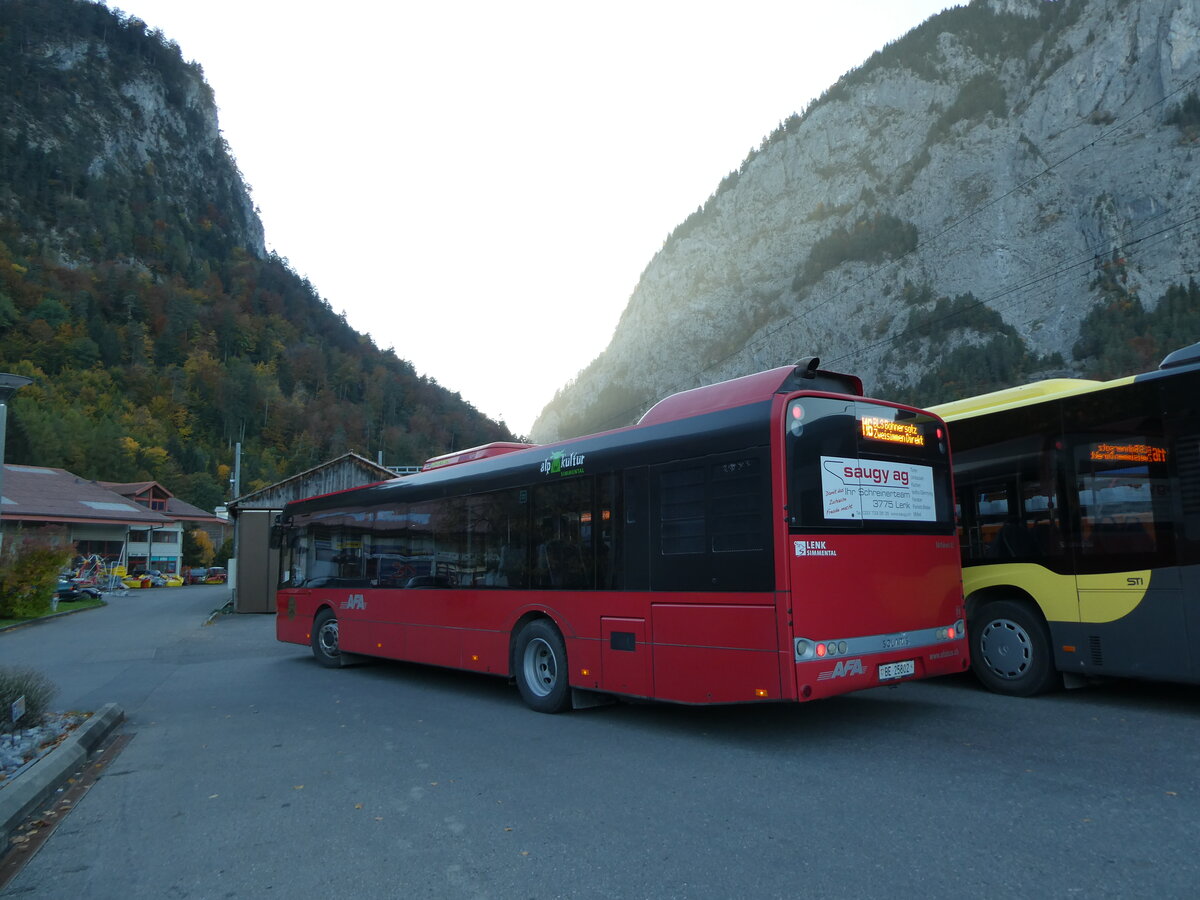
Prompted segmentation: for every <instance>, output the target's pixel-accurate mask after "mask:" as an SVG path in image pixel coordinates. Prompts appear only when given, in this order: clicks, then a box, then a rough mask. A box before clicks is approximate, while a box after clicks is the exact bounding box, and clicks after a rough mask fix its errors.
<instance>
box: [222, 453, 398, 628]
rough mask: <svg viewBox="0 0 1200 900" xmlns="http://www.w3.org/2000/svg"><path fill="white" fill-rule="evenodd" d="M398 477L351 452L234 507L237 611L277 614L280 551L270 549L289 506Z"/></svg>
mask: <svg viewBox="0 0 1200 900" xmlns="http://www.w3.org/2000/svg"><path fill="white" fill-rule="evenodd" d="M396 477H398V476H397V474H396V472H395V471H394V470H392V469H389V468H387V467H386V466H381V465H379V464H378V463H374V462H371V460H369V459H367V458H366V457H364V456H359V455H358V454H357V453H347V454H345V455H344V456H339V457H337V458H336V459H332V460H330V461H329V462H326V463H322V464H321V465H319V466H315V467H314V468H311V469H309V470H307V471H305V472H301V473H299V474H298V475H293V476H292V477H291V478H285V479H284V480H283V481H280V482H277V483H275V484H272V485H268V486H267V487H265V488H262V489H261V490H257V491H254V492H252V493H249V494H244V495H243V496H241V497H238V498H237V499H236V500H234V501H233V502H231V503H230V504H229V505H228V508H229V517H230V519H231V520H232V521H233V554H234V558H233V559H232V560H231V561H230V566H229V576H230V582H231V583H232V585H233V609H234V612H240V613H273V612H275V586H276V583H277V581H278V578H279V551H278V550H273V549H271V545H270V539H271V526H272V525H273V524H274V523H275V517H276V516H278V515H279V513H281V512H282V511H283V507H284V505H285V504H287V503H288V502H289V501H291V500H300V499H303V498H304V497H313V496H316V495H318V494H329V493H332V492H333V491H344V490H347V489H349V488H353V487H359V486H361V485H364V484H373V483H375V482H377V481H386V480H388V479H389V478H396Z"/></svg>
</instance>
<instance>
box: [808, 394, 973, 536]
mask: <svg viewBox="0 0 1200 900" xmlns="http://www.w3.org/2000/svg"><path fill="white" fill-rule="evenodd" d="M787 442H788V466H789V477H790V484H789V502H788V519H789V522H790V524H791V525H792V527H793V528H797V529H817V530H828V529H838V530H841V529H854V530H871V531H936V532H944V531H947V530H948V529H949V528H950V527H951V526H952V524H953V519H954V513H953V508H952V505H951V493H952V492H951V488H950V469H949V454H948V452H947V447H946V433H945V426H944V425H943V424H942V423H941V422H940V421H939V420H938V419H937V418H935V417H933V416H930V415H928V414H925V413H920V412H916V411H913V410H906V409H897V408H895V407H891V406H883V405H879V404H874V403H870V402H866V401H862V400H853V399H849V398H847V399H835V398H831V397H800V398H797V399H795V400H793V401H792V402H791V403H789V404H788V408H787Z"/></svg>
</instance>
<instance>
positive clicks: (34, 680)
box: [0, 666, 58, 731]
mask: <svg viewBox="0 0 1200 900" xmlns="http://www.w3.org/2000/svg"><path fill="white" fill-rule="evenodd" d="M57 693H58V686H57V685H55V683H54V682H53V681H51V680H50V679H49V678H47V677H46V676H45V675H43V674H42V673H41V672H38V671H36V670H34V669H21V668H15V667H13V666H0V731H15V730H16V727H17V724H16V723H14V722H13V721H12V705H13V704H14V703H16V702H17V700H19V699H20V698H21V697H24V698H25V715H24V716H22V717H21V719H20V722H19V724H20V727H22V728H28V727H29V726H31V725H36V724H38V723H39V722H41V720H42V717H43V716H44V715H45V714H46V712H47V711H48V709H49V707H50V701H51V700H53V699H54V695H55V694H57Z"/></svg>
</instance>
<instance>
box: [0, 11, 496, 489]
mask: <svg viewBox="0 0 1200 900" xmlns="http://www.w3.org/2000/svg"><path fill="white" fill-rule="evenodd" d="M347 264H353V261H348V263H347ZM0 369H3V370H5V371H12V372H18V373H20V374H25V375H29V376H32V377H33V378H34V379H35V384H34V385H33V386H31V387H29V388H26V389H24V390H22V391H21V392H20V393H18V394H17V395H16V396H15V398H14V400H13V402H12V406H11V414H10V420H9V434H8V453H7V458H8V460H9V461H10V462H12V461H16V462H27V463H36V464H38V465H46V466H61V467H63V468H67V469H69V470H71V471H73V472H75V473H77V474H80V475H83V476H86V477H89V478H100V479H104V480H109V481H137V480H143V479H148V478H154V479H158V480H160V481H162V482H163V483H165V484H167V485H169V486H170V487H171V489H172V490H173V491H174V492H175V493H176V494H178V495H179V496H180V497H181V498H182V499H185V500H187V501H189V502H191V503H194V504H195V505H197V506H201V507H205V508H211V507H212V506H214V505H216V504H217V503H220V502H222V501H223V500H224V499H226V485H227V478H228V471H229V466H230V464H231V463H232V461H233V451H234V445H235V443H237V442H241V443H242V444H243V456H242V474H243V478H242V486H243V488H244V489H246V490H254V489H256V488H257V487H260V486H263V485H265V484H268V483H271V482H273V481H276V480H278V479H279V478H282V477H284V476H286V475H288V474H291V473H294V472H296V471H300V470H303V469H305V468H308V467H310V466H312V465H314V464H316V463H318V462H320V461H323V460H325V459H328V458H330V457H333V456H336V455H339V454H341V453H343V452H345V451H346V450H356V451H358V452H359V453H362V454H364V455H368V456H370V457H376V456H377V455H382V457H383V459H384V462H385V463H387V464H389V465H393V464H394V465H409V464H413V463H418V462H420V461H421V460H423V459H424V458H426V457H428V456H431V455H434V454H436V453H440V452H444V451H447V450H449V449H452V448H455V447H463V446H471V445H473V444H477V443H482V442H485V441H488V440H499V439H511V437H512V435H511V434H510V432H509V431H508V429H507V428H505V427H504V426H503V425H502V424H497V423H495V422H492V421H489V420H488V419H487V418H485V417H484V416H483V415H482V414H480V413H479V412H478V411H477V410H475V409H474V408H473V407H472V406H471V405H470V404H468V403H466V402H464V401H463V400H462V398H461V397H460V396H459V395H458V394H455V393H451V392H449V391H447V390H445V389H444V388H442V387H440V386H439V385H438V384H437V383H436V382H434V381H432V380H430V379H428V378H425V377H422V376H419V375H418V374H417V373H416V372H414V371H413V368H412V366H411V365H410V364H409V363H408V362H406V361H404V360H403V359H401V358H399V357H398V356H397V354H396V353H395V352H394V351H393V350H391V349H388V350H380V349H379V348H378V347H376V346H375V345H374V344H373V343H372V342H371V341H370V340H369V339H368V338H366V337H364V336H363V335H360V334H358V333H356V332H355V331H354V330H353V329H351V328H350V327H349V326H348V325H347V324H346V322H345V319H344V318H343V317H342V316H339V315H337V314H336V313H334V311H333V309H332V307H331V305H330V303H329V302H328V301H327V300H325V299H324V298H322V297H320V296H319V295H318V294H317V292H316V290H315V289H314V288H313V286H312V285H311V284H309V283H308V282H307V281H305V280H303V279H301V278H299V277H298V276H297V275H296V274H295V273H294V272H293V271H292V270H291V269H290V267H289V266H288V264H287V262H286V260H283V259H281V258H279V257H277V256H275V255H273V254H268V253H267V252H266V250H265V246H264V238H263V229H262V224H261V222H260V221H259V218H258V215H257V212H256V211H255V209H254V205H253V202H252V200H251V198H250V195H249V191H248V189H247V187H246V185H245V184H244V182H243V180H242V177H241V174H240V173H239V172H238V169H237V165H236V162H235V161H234V159H233V157H232V155H231V153H230V149H229V147H227V146H226V144H225V141H224V139H223V138H222V137H221V133H220V130H219V127H218V121H217V111H216V106H215V103H214V97H213V94H212V91H211V89H210V88H209V87H208V85H207V84H206V83H205V82H204V79H203V73H202V71H201V70H200V68H199V67H198V66H196V65H195V64H188V63H185V62H184V61H183V59H182V58H181V56H180V53H179V49H178V47H177V46H176V45H174V44H173V43H171V42H169V41H167V40H165V39H164V38H163V36H162V35H161V34H158V33H156V32H149V31H147V29H146V26H145V24H144V23H142V22H140V21H139V20H137V19H133V18H128V17H125V16H124V15H121V14H118V13H114V12H110V11H109V10H108V9H106V8H105V7H103V6H100V5H98V4H96V3H91V2H83V0H0Z"/></svg>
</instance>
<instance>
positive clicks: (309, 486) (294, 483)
mask: <svg viewBox="0 0 1200 900" xmlns="http://www.w3.org/2000/svg"><path fill="white" fill-rule="evenodd" d="M395 477H397V476H396V473H395V472H394V471H392V470H391V469H389V468H387V467H386V466H381V465H379V464H378V463H376V462H372V461H371V460H369V459H367V458H366V457H365V456H359V455H358V454H357V453H355V452H354V451H350V452H349V453H343V454H342V455H341V456H339V457H336V458H335V459H331V460H328V461H327V462H323V463H321V464H320V465H317V466H313V467H312V468H311V469H306V470H305V471H303V472H299V473H297V474H296V475H293V476H291V477H290V478H285V479H284V480H283V481H277V482H275V484H271V485H267V486H266V487H265V488H261V489H260V490H257V491H252V492H250V493H249V494H243V495H242V496H240V497H238V498H237V499H236V500H233V501H232V502H231V503H230V504H229V510H230V512H231V513H232V514H233V515H235V516H236V515H237V513H239V512H241V511H243V510H247V509H282V508H283V506H284V505H285V504H286V503H287V502H288V501H289V500H298V499H300V498H301V497H309V496H311V495H313V494H323V493H326V492H329V491H337V490H345V489H346V488H350V487H359V486H361V485H364V484H371V483H374V482H378V481H389V480H391V479H392V478H395Z"/></svg>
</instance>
